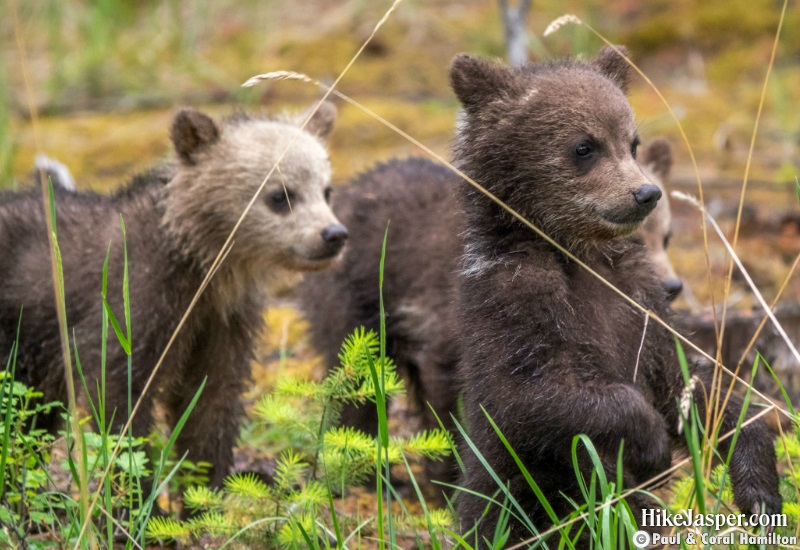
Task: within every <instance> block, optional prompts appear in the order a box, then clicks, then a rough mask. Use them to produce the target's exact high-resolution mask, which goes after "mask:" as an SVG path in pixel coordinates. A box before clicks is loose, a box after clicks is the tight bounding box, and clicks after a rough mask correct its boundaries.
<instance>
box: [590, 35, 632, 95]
mask: <svg viewBox="0 0 800 550" xmlns="http://www.w3.org/2000/svg"><path fill="white" fill-rule="evenodd" d="M615 47H616V48H617V49H618V50H619V52H620V53H622V55H624V56H625V57H627V58H630V54H629V53H628V49H627V48H626V47H625V46H615ZM622 55H620V54H619V53H617V52H616V51H614V48H612V47H611V46H606V47H605V48H603V49H602V50H600V52H598V54H597V56H596V57H595V58H594V59H592V60H591V62H590V63H591V64H592V65H593V66H594V67H595V68H596V69H597V70H598V71H600V72H601V73H603V74H604V75H606V76H607V77H608V78H610V79H611V80H613V81H614V83H615V84H616V85H617V86H619V87H620V89H621V90H622V91H623V92H625V93H628V86H629V85H630V83H631V72H630V65H628V62H627V61H625V59H624V58H623V57H622Z"/></svg>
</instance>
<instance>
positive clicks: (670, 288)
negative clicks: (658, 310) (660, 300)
mask: <svg viewBox="0 0 800 550" xmlns="http://www.w3.org/2000/svg"><path fill="white" fill-rule="evenodd" d="M662 284H663V285H664V290H665V291H666V292H667V300H669V301H670V302H672V301H673V300H674V299H675V298H677V297H678V295H679V294H680V293H681V291H682V290H683V281H681V280H680V279H678V278H677V277H673V278H671V279H666V280H665V281H664V282H663V283H662Z"/></svg>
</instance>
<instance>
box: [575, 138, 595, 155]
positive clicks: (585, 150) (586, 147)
mask: <svg viewBox="0 0 800 550" xmlns="http://www.w3.org/2000/svg"><path fill="white" fill-rule="evenodd" d="M575 154H576V155H578V156H579V157H588V156H589V155H590V154H592V146H591V144H589V143H588V142H586V141H582V142H580V143H579V144H578V145H576V146H575Z"/></svg>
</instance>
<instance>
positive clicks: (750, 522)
mask: <svg viewBox="0 0 800 550" xmlns="http://www.w3.org/2000/svg"><path fill="white" fill-rule="evenodd" d="M641 527H642V528H645V527H709V528H710V527H713V528H714V530H716V531H721V530H722V529H726V528H730V527H740V528H742V529H753V528H759V527H770V528H774V527H786V514H749V515H748V514H699V513H696V512H695V511H694V510H692V509H689V510H683V511H681V512H677V513H672V512H669V511H667V510H663V509H662V510H655V509H650V510H642V523H641Z"/></svg>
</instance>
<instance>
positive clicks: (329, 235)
mask: <svg viewBox="0 0 800 550" xmlns="http://www.w3.org/2000/svg"><path fill="white" fill-rule="evenodd" d="M320 237H322V242H323V244H324V245H325V248H326V250H327V251H329V252H330V253H331V255H333V254H336V253H338V252H339V251H340V250H341V249H342V247H343V246H344V243H345V242H346V241H347V228H346V227H345V226H343V225H342V224H339V223H334V224H331V225H329V226H328V227H326V228H325V229H323V230H322V232H321V233H320Z"/></svg>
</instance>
